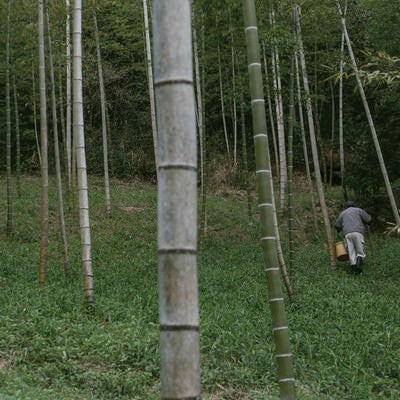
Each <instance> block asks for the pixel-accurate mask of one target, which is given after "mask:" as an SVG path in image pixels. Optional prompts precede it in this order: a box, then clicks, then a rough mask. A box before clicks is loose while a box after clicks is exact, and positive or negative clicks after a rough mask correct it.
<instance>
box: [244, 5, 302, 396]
mask: <svg viewBox="0 0 400 400" xmlns="http://www.w3.org/2000/svg"><path fill="white" fill-rule="evenodd" d="M243 10H244V22H245V31H246V42H247V57H248V70H249V82H250V93H251V106H252V117H253V131H254V141H255V158H256V176H257V191H258V200H259V209H260V223H261V243H262V248H263V253H264V260H265V270H266V276H267V286H268V297H269V305H270V310H271V316H272V325H273V333H274V340H275V346H276V354H275V357H276V362H277V367H278V376H279V385H280V397H281V399H295V398H296V391H295V384H294V382H295V380H294V374H293V363H292V354H291V351H290V339H289V330H288V325H287V321H286V313H285V307H284V298H283V294H282V287H281V281H280V268H279V265H278V259H277V251H276V236H275V229H274V224H273V220H274V219H273V212H274V209H273V200H272V193H273V192H272V175H271V167H270V158H269V148H268V135H267V126H266V118H265V104H264V91H263V84H262V74H261V62H260V48H259V40H258V29H257V21H256V12H255V5H254V0H243Z"/></svg>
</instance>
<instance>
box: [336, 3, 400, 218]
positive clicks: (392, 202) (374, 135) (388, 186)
mask: <svg viewBox="0 0 400 400" xmlns="http://www.w3.org/2000/svg"><path fill="white" fill-rule="evenodd" d="M336 5H337V8H338V12H339V15H340V17H341V23H342V30H343V33H344V37H345V40H346V44H347V49H348V51H349V55H350V59H351V64H352V67H353V71H354V75H355V77H356V81H357V87H358V91H359V92H360V96H361V100H362V102H363V105H364V110H365V114H366V117H367V120H368V124H369V127H370V130H371V134H372V139H373V142H374V145H375V150H376V154H377V156H378V160H379V166H380V168H381V172H382V176H383V180H384V182H385V186H386V192H387V195H388V198H389V202H390V205H391V207H392V212H393V216H394V219H395V221H396V225H400V215H399V209H398V208H397V205H396V200H395V198H394V195H393V190H392V186H391V184H390V180H389V176H388V173H387V170H386V165H385V160H384V159H383V155H382V151H381V147H380V144H379V140H378V135H377V133H376V129H375V124H374V121H373V119H372V115H371V111H370V108H369V105H368V101H367V97H366V95H365V91H364V87H363V85H362V82H361V79H360V74H359V71H358V67H357V62H356V59H355V56H354V53H353V48H352V46H351V42H350V38H349V34H348V31H347V26H346V18H345V17H344V13H343V12H342V9H341V6H340V3H339V1H336Z"/></svg>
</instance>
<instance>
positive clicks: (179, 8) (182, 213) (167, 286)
mask: <svg viewBox="0 0 400 400" xmlns="http://www.w3.org/2000/svg"><path fill="white" fill-rule="evenodd" d="M153 32H154V77H155V80H154V84H155V96H156V110H157V126H158V129H159V164H158V180H159V182H158V282H159V319H160V356H161V398H163V399H170V400H172V399H197V398H200V397H199V396H200V356H199V353H200V349H199V313H198V299H197V297H198V294H197V290H198V289H197V260H196V253H197V247H196V246H197V226H196V223H197V221H196V220H197V159H196V158H197V138H196V116H195V101H194V98H195V97H194V85H193V76H192V75H193V66H192V33H191V0H186V1H181V0H171V1H168V2H165V1H163V0H155V1H154V2H153Z"/></svg>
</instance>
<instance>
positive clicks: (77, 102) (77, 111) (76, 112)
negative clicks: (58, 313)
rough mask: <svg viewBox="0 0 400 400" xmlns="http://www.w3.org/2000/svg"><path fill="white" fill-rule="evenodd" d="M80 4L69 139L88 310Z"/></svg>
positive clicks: (90, 285) (78, 0)
mask: <svg viewBox="0 0 400 400" xmlns="http://www.w3.org/2000/svg"><path fill="white" fill-rule="evenodd" d="M81 18H82V1H81V0H75V1H74V7H73V49H74V50H73V71H72V76H73V98H74V100H73V136H74V142H75V143H76V146H75V149H76V163H77V166H76V168H77V178H78V179H77V183H78V200H79V226H80V236H81V250H82V266H83V279H84V290H85V294H86V302H87V305H88V306H92V305H93V302H94V298H93V291H94V290H93V271H92V254H91V248H92V243H91V235H90V221H89V199H88V184H87V169H86V154H85V132H84V121H83V96H82V83H83V81H82V19H81Z"/></svg>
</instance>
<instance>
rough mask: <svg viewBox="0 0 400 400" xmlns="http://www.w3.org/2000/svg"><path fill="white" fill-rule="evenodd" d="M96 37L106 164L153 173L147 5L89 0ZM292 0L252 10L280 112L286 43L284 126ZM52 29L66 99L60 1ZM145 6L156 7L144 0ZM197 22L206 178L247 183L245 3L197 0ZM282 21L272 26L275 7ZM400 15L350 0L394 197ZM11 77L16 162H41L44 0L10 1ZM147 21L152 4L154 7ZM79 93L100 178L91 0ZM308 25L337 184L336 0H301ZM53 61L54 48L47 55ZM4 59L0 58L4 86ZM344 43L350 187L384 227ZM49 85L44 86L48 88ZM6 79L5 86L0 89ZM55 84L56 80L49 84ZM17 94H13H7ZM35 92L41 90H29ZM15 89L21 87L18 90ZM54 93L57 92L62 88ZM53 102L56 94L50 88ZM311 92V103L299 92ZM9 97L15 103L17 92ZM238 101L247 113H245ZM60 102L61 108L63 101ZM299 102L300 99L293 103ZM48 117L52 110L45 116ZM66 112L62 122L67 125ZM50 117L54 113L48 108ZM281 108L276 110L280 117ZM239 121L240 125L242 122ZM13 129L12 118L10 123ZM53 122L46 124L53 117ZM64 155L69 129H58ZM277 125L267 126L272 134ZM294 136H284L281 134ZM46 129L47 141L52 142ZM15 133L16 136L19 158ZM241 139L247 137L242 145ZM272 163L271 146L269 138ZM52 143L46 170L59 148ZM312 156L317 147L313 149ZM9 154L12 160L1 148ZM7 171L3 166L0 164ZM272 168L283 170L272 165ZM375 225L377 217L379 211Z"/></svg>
mask: <svg viewBox="0 0 400 400" xmlns="http://www.w3.org/2000/svg"><path fill="white" fill-rule="evenodd" d="M94 4H95V6H96V13H97V24H98V31H99V39H100V48H101V59H102V68H103V76H104V85H105V94H106V102H107V118H108V131H109V133H108V135H109V138H108V141H109V146H110V148H109V165H110V174H111V176H114V177H118V178H123V179H126V178H128V179H129V178H132V177H138V178H140V179H146V180H155V177H156V172H155V162H154V146H153V139H152V126H151V113H150V101H149V86H148V72H147V59H146V48H145V40H144V37H145V32H144V24H143V3H142V2H141V1H135V2H124V1H122V2H117V1H97V2H96V3H94ZM290 5H291V2H288V1H279V2H274V1H271V2H268V1H258V2H256V6H257V18H258V25H259V37H260V41H261V42H262V43H263V45H265V58H264V61H263V62H265V65H266V66H267V69H266V70H265V72H266V79H265V82H266V89H267V90H266V93H267V94H268V93H269V96H270V99H271V102H272V107H273V111H274V112H275V104H274V86H273V84H272V77H273V75H272V71H271V66H272V65H273V62H272V60H271V54H272V48H273V46H272V43H273V44H274V46H276V47H275V48H276V51H277V52H279V60H280V61H279V62H280V66H279V67H280V80H281V91H280V93H281V95H282V99H283V100H282V105H283V114H282V115H283V122H284V125H285V126H286V131H287V126H288V114H289V112H288V107H289V94H290V93H289V79H290V78H289V75H290V59H291V56H292V54H293V49H294V38H293V18H292V13H291V7H290ZM48 6H49V14H50V21H51V22H50V23H51V31H52V32H51V34H52V40H53V53H54V56H53V57H54V60H55V61H54V62H55V68H56V71H55V77H56V86H57V93H58V92H59V91H60V93H61V99H64V100H65V95H64V94H65V79H66V77H65V74H66V72H65V71H66V55H65V45H66V42H65V5H64V4H63V2H49V3H48ZM149 9H150V7H149ZM193 9H194V14H193V15H194V18H193V27H194V29H195V31H196V32H197V47H198V60H199V66H200V72H201V74H200V79H201V87H202V93H203V95H202V96H203V99H202V103H203V110H204V124H203V125H204V136H205V139H204V140H205V145H204V165H205V171H206V176H207V182H208V183H210V184H214V185H218V184H219V183H221V180H222V181H227V183H229V184H239V185H242V184H243V180H242V179H241V178H242V177H243V175H242V174H241V173H238V171H239V172H240V171H243V170H244V162H243V160H244V157H243V151H242V148H243V144H246V147H245V152H246V157H247V159H248V169H249V170H250V171H252V170H254V168H253V167H254V156H253V154H254V152H253V139H252V137H251V134H250V126H251V124H250V123H251V113H250V104H249V100H248V99H249V93H248V84H247V82H248V77H247V65H246V50H245V38H244V30H243V16H242V5H241V3H240V2H235V1H221V2H218V3H216V2H206V1H196V2H195V3H194V7H193ZM272 9H274V15H275V21H274V23H273V24H271V21H270V11H271V10H272ZM6 11H7V7H6V2H4V1H3V7H1V10H0V13H1V14H0V18H1V21H2V23H1V35H0V45H1V46H0V48H1V49H3V57H2V60H4V61H5V60H6V56H5V49H6V43H5V40H6V31H5V27H6ZM399 14H400V12H399V9H398V5H397V4H396V3H395V2H387V1H371V0H362V1H350V2H348V9H347V18H346V23H347V29H348V32H349V36H350V40H351V41H352V45H353V50H354V52H355V56H356V60H357V63H358V65H359V68H360V71H361V72H362V73H363V75H362V76H363V78H364V83H365V90H366V96H367V99H368V102H369V105H370V108H371V113H372V117H373V120H374V123H375V126H376V130H377V134H378V137H379V141H380V145H381V148H382V152H383V155H384V159H385V163H386V167H387V170H388V174H389V177H390V180H391V182H392V187H393V190H394V192H395V195H396V196H397V197H398V195H399V190H400V181H399V177H400V174H399V171H400V165H399V163H400V161H399V158H398V157H397V154H398V151H399V150H400V149H399V147H400V140H399V119H400V113H399V112H398V106H397V105H398V99H399V91H400V88H399V85H398V76H399V62H398V59H397V58H396V55H397V54H398V43H399V41H400V38H399V35H400V34H399V33H398V31H397V26H398V22H399V18H400V16H399ZM10 18H11V25H10V26H11V32H10V35H11V41H10V43H11V45H10V47H11V57H10V66H11V71H12V74H11V76H12V79H15V92H14V93H15V95H16V96H17V104H18V116H19V122H18V124H19V130H20V143H21V169H22V171H23V172H26V173H32V172H38V171H39V169H40V165H39V157H38V147H37V142H36V138H35V126H36V125H35V121H34V119H35V118H38V110H34V108H35V107H36V108H37V107H38V104H39V98H38V95H39V93H38V90H37V89H36V90H35V89H33V85H34V83H35V82H36V88H37V85H38V41H37V40H36V38H37V7H35V5H34V4H33V3H32V2H29V1H23V0H20V1H16V2H12V8H11V15H10ZM149 18H150V26H151V12H149ZM82 21H83V22H82V25H83V40H82V42H83V74H84V76H83V85H84V86H83V90H84V94H83V96H84V114H85V116H84V119H85V135H86V152H87V165H88V173H89V174H90V175H103V174H104V171H103V162H102V159H103V151H102V148H103V147H102V126H101V111H100V90H99V78H98V66H97V55H96V45H95V35H94V34H95V30H94V23H93V5H92V4H91V5H90V6H89V5H88V6H85V7H83V19H82ZM301 24H302V32H303V33H302V34H303V42H304V49H305V57H306V63H307V68H308V74H309V80H310V89H311V93H310V95H311V97H312V104H313V107H314V114H315V116H314V118H315V126H316V133H317V138H318V149H319V158H320V163H321V168H322V173H323V179H324V182H325V183H332V182H333V183H335V184H338V183H340V166H339V136H338V74H339V65H340V48H341V24H340V18H339V15H338V12H337V8H336V5H335V2H334V1H311V0H310V1H306V2H304V3H303V4H302V8H301ZM47 58H48V57H47ZM5 67H6V65H5V62H1V63H0V73H1V76H2V84H3V85H5ZM352 72H353V70H352V68H351V62H350V60H349V58H348V56H347V51H345V64H344V74H343V76H344V78H345V79H344V82H343V85H344V90H343V93H344V97H343V110H344V113H343V126H344V151H345V170H346V174H345V184H346V186H347V187H348V188H349V189H350V190H352V191H353V195H354V196H355V197H356V200H357V201H358V202H359V203H360V204H362V205H363V206H364V207H366V208H368V209H369V210H370V211H371V212H372V213H373V214H374V215H376V217H377V218H378V219H379V222H380V223H381V224H384V223H385V221H387V220H388V219H393V218H392V217H391V212H390V207H389V202H388V201H387V200H386V198H387V195H386V192H385V188H384V183H383V180H382V174H381V170H380V168H379V165H378V160H377V157H376V152H375V148H374V145H373V141H372V138H371V135H370V132H369V127H368V122H367V118H366V116H365V111H364V107H363V104H362V102H361V99H360V96H359V93H358V91H357V87H356V81H355V78H354V76H353V74H352ZM49 86H50V85H48V87H49ZM3 87H4V86H3ZM48 90H50V89H48ZM12 92H13V91H12ZM33 93H34V95H33ZM13 96H14V95H13ZM57 97H58V94H57ZM48 98H49V99H50V95H48ZM303 101H304V100H303ZM13 102H14V101H13ZM0 105H1V107H0V116H1V118H0V128H1V132H3V133H4V134H2V135H1V136H0V145H1V148H2V149H4V150H3V151H4V152H5V148H6V135H5V132H6V115H5V112H6V107H5V97H4V96H1V98H0ZM241 105H243V114H241V110H240V108H241ZM60 106H61V107H64V108H65V104H64V105H62V104H61V105H60ZM296 109H297V107H296ZM49 114H50V113H49ZM62 118H63V115H61V117H60V121H59V123H60V124H61V122H62ZM298 118H299V116H298V115H297V116H296V118H295V129H294V144H293V146H294V157H293V163H294V169H295V170H297V171H304V170H305V167H304V165H305V164H304V153H303V148H302V141H301V136H300V128H299V122H298ZM49 119H51V117H50V115H49ZM276 121H277V116H276V115H275V122H274V123H275V124H276ZM242 123H243V124H244V125H242ZM11 124H12V129H13V132H15V129H16V127H15V118H14V117H13V118H12V121H11ZM49 126H50V124H49ZM59 132H60V134H59V136H60V143H61V146H62V149H64V151H61V154H62V155H65V134H64V132H63V130H62V129H61V128H60V129H59ZM270 133H272V132H270ZM286 134H287V133H286ZM51 136H52V135H49V138H50V139H49V140H50V143H49V148H52V147H51V146H52V144H51V141H52V139H51ZM15 142H16V137H15V134H13V139H12V159H13V165H15V159H16V150H15V149H16V146H15ZM244 142H245V143H244ZM270 146H271V157H272V166H273V168H274V167H275V165H276V163H275V160H274V157H276V153H274V150H273V148H272V140H270ZM51 153H52V152H50V160H49V161H50V168H54V157H53V156H52V154H51ZM309 154H310V152H309ZM2 159H3V160H5V157H2ZM0 168H1V169H2V170H3V169H4V170H5V163H1V166H0ZM275 175H277V171H276V169H275ZM375 221H376V222H377V221H378V220H377V219H375Z"/></svg>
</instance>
